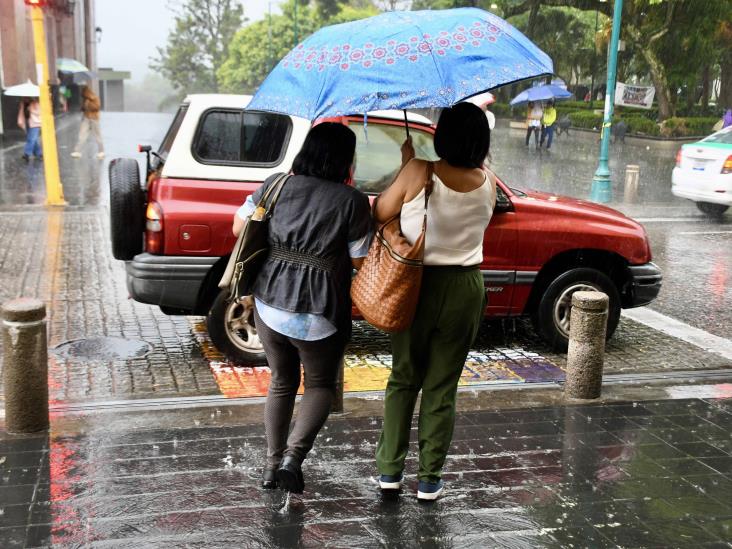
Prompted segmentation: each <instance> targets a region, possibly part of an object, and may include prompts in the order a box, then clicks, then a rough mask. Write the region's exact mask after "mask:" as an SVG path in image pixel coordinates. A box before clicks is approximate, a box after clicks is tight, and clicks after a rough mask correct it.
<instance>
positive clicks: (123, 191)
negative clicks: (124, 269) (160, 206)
mask: <svg viewBox="0 0 732 549" xmlns="http://www.w3.org/2000/svg"><path fill="white" fill-rule="evenodd" d="M109 215H110V226H111V233H112V234H111V236H112V254H113V255H114V257H115V259H121V260H124V261H128V260H130V259H132V258H133V257H134V256H136V255H137V254H139V253H141V252H142V237H143V232H144V230H145V199H144V196H143V192H142V188H141V187H140V170H139V167H138V165H137V160H135V159H134V158H117V159H115V160H112V162H111V163H110V164H109Z"/></svg>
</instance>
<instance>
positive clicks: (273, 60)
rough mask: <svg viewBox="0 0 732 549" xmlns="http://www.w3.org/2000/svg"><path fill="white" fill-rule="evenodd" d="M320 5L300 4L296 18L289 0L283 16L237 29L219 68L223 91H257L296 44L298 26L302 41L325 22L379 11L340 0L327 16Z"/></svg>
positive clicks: (368, 4)
mask: <svg viewBox="0 0 732 549" xmlns="http://www.w3.org/2000/svg"><path fill="white" fill-rule="evenodd" d="M319 4H320V3H319V2H316V3H315V4H314V5H303V3H302V2H300V3H298V7H297V19H295V3H294V1H293V0H290V1H289V2H288V3H287V4H285V5H283V6H282V15H273V16H272V17H271V18H270V17H265V19H264V20H262V21H257V22H256V23H253V24H251V25H249V26H247V27H244V28H243V29H241V30H240V31H239V32H237V33H236V35H235V36H234V38H233V40H232V42H231V45H230V47H229V55H228V57H227V59H226V61H225V62H224V63H223V64H222V66H221V68H220V69H219V71H218V79H219V83H220V85H221V88H222V90H224V91H227V92H232V93H233V92H236V93H252V92H254V91H255V90H256V89H257V87H258V86H259V84H261V83H262V81H263V80H264V78H265V77H266V76H267V74H269V72H270V71H271V70H272V69H273V68H274V67H275V65H277V63H278V62H279V61H280V59H282V58H283V57H284V56H285V55H287V53H288V52H289V51H290V50H291V49H292V48H293V47H294V46H295V29H297V41H298V42H301V41H303V40H304V39H305V38H307V37H308V36H309V35H310V34H312V33H313V32H315V31H316V30H318V29H319V28H321V27H322V26H324V25H328V24H334V23H344V22H346V21H353V20H356V19H363V18H364V17H370V16H372V15H375V14H377V13H378V10H377V9H376V8H375V7H374V6H373V5H372V4H371V3H370V2H366V3H363V4H361V5H362V6H363V7H359V5H358V3H357V2H353V4H355V5H341V3H340V2H338V4H339V7H338V11H337V12H334V13H331V15H326V13H329V12H324V11H320V7H319Z"/></svg>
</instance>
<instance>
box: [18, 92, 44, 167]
mask: <svg viewBox="0 0 732 549" xmlns="http://www.w3.org/2000/svg"><path fill="white" fill-rule="evenodd" d="M18 126H19V127H20V128H22V129H23V130H25V148H24V149H23V160H25V161H26V162H28V160H30V157H31V156H35V157H36V158H38V159H40V160H42V159H43V150H42V149H41V141H40V139H41V104H40V103H39V102H38V98H37V97H29V98H24V99H22V100H21V101H20V105H19V108H18Z"/></svg>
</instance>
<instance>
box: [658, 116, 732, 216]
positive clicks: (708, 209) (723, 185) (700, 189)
mask: <svg viewBox="0 0 732 549" xmlns="http://www.w3.org/2000/svg"><path fill="white" fill-rule="evenodd" d="M671 180H672V182H673V186H672V187H671V192H672V193H673V194H674V195H676V196H679V197H681V198H688V199H689V200H693V201H694V202H696V205H697V207H698V208H699V209H700V210H701V211H702V212H704V213H705V214H707V215H710V216H713V217H718V216H721V215H722V214H723V213H724V212H725V211H727V208H729V207H730V206H732V126H729V127H727V128H724V129H722V130H720V131H718V132H716V133H713V134H712V135H710V136H709V137H706V138H704V139H702V140H701V141H698V142H696V143H689V144H688V145H683V146H682V147H681V149H679V152H678V153H677V155H676V167H675V168H674V171H673V175H672V177H671Z"/></svg>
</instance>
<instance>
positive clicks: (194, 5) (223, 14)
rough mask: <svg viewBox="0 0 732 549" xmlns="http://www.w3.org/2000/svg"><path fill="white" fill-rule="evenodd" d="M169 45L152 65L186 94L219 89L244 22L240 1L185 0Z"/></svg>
mask: <svg viewBox="0 0 732 549" xmlns="http://www.w3.org/2000/svg"><path fill="white" fill-rule="evenodd" d="M176 6H177V8H176V16H175V26H174V28H173V30H172V31H171V33H170V34H169V36H168V42H167V44H166V45H165V46H164V47H162V48H158V56H157V57H156V58H154V59H152V60H151V63H150V67H151V68H152V69H154V70H157V71H159V72H160V73H161V74H162V75H163V76H164V77H165V78H167V79H168V80H169V81H170V82H172V84H173V86H174V87H175V88H176V89H177V90H179V91H183V92H186V93H190V92H216V91H219V86H218V79H217V72H218V70H219V68H220V67H221V65H222V64H223V63H224V61H225V59H226V57H227V55H228V50H229V44H230V42H231V40H232V38H233V36H234V34H235V33H236V31H237V30H238V29H239V27H241V25H242V23H243V22H244V9H243V8H242V6H241V4H240V3H239V2H238V1H237V0H181V2H180V3H178V4H176Z"/></svg>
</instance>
